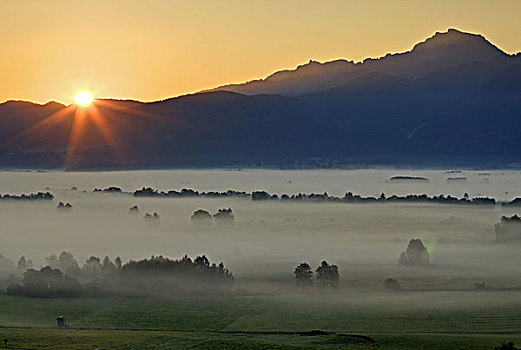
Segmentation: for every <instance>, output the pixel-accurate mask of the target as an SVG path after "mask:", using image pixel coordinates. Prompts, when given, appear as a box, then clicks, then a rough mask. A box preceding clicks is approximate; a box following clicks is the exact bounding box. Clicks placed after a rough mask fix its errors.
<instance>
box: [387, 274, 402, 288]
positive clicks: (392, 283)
mask: <svg viewBox="0 0 521 350" xmlns="http://www.w3.org/2000/svg"><path fill="white" fill-rule="evenodd" d="M384 288H385V289H390V290H399V289H401V286H400V283H399V282H398V281H397V280H395V279H394V278H391V277H389V278H386V279H385V281H384Z"/></svg>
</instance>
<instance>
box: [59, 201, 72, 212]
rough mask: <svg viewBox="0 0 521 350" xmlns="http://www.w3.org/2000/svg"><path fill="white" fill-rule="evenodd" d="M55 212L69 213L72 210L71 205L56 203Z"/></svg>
mask: <svg viewBox="0 0 521 350" xmlns="http://www.w3.org/2000/svg"><path fill="white" fill-rule="evenodd" d="M56 210H58V211H64V212H68V211H71V210H72V204H71V203H63V202H60V203H58V205H57V206H56Z"/></svg>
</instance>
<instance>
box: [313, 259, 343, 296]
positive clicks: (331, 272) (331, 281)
mask: <svg viewBox="0 0 521 350" xmlns="http://www.w3.org/2000/svg"><path fill="white" fill-rule="evenodd" d="M316 272H317V283H318V285H319V286H320V287H321V288H324V289H329V290H335V289H337V288H338V282H339V280H340V275H339V273H338V266H336V265H329V264H328V263H327V261H325V260H324V261H322V263H320V266H319V267H318V268H317V271H316Z"/></svg>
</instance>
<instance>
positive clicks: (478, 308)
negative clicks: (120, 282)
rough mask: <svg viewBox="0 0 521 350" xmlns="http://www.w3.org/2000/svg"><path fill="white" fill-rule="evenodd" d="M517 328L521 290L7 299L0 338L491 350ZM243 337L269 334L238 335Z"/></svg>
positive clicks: (151, 345)
mask: <svg viewBox="0 0 521 350" xmlns="http://www.w3.org/2000/svg"><path fill="white" fill-rule="evenodd" d="M58 315H65V316H66V317H67V319H68V323H69V325H70V328H69V329H58V328H54V325H55V322H56V321H55V319H56V317H57V316H58ZM519 321H521V296H520V295H519V292H517V291H511V292H509V291H503V292H404V293H344V292H342V293H340V292H339V293H331V294H304V295H302V294H295V295H284V296H255V297H235V298H230V299H226V298H207V299H152V298H133V299H132V298H105V299H104V298H100V299H90V298H82V299H34V298H23V297H8V296H5V295H0V338H1V339H3V338H8V339H9V340H10V343H9V344H10V346H13V347H18V348H26V349H58V348H59V349H96V348H106V349H126V350H132V349H373V348H374V345H373V344H371V343H370V342H368V341H363V340H360V339H355V338H350V337H345V336H341V335H338V334H336V335H335V334H331V335H321V336H313V337H311V336H302V335H298V334H280V333H277V332H294V331H307V330H312V329H320V330H325V331H331V332H337V333H343V334H364V335H369V336H371V337H372V338H374V339H375V340H376V341H377V342H378V343H379V347H378V348H381V349H489V350H491V349H493V348H494V346H497V345H499V344H500V343H501V342H503V341H514V342H516V343H517V344H521V334H516V332H519V331H521V329H519V328H517V327H518V325H519V324H520V323H521V322H519ZM16 327H20V328H16ZM82 327H83V328H89V329H83V330H82V329H80V328H82ZM98 328H99V330H98ZM109 328H110V329H111V330H108V329H109ZM116 328H119V329H118V330H116ZM104 329H105V330H104ZM125 329H126V330H125ZM128 329H135V330H128ZM167 330H168V331H167ZM216 331H218V332H220V333H218V332H216ZM237 331H239V332H267V333H265V334H259V333H255V334H253V333H250V334H246V333H233V332H237ZM388 332H406V333H393V334H390V333H388ZM453 332H462V333H461V334H454V333H453ZM486 332H511V333H510V334H486ZM451 333H452V334H451ZM469 333H473V334H469Z"/></svg>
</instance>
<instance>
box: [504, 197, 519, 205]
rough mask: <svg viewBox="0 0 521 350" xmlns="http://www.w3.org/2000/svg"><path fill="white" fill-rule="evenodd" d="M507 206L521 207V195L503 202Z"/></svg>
mask: <svg viewBox="0 0 521 350" xmlns="http://www.w3.org/2000/svg"><path fill="white" fill-rule="evenodd" d="M501 205H503V206H505V207H521V197H517V198H514V199H513V200H511V201H510V202H507V203H502V204H501Z"/></svg>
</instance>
